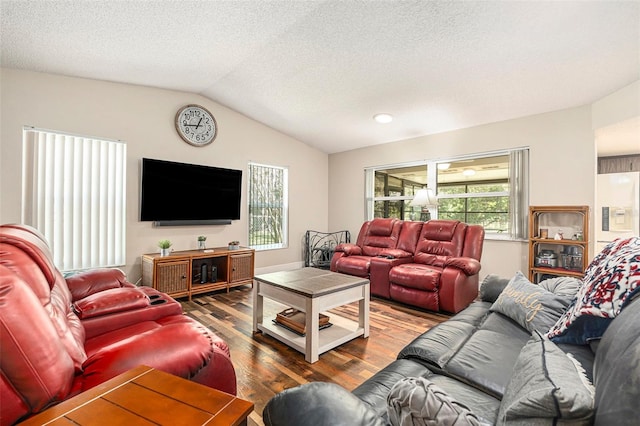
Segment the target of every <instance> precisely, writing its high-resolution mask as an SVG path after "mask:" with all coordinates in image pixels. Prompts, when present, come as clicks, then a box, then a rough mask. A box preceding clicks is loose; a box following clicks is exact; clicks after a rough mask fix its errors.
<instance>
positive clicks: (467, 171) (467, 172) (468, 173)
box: [462, 169, 476, 176]
mask: <svg viewBox="0 0 640 426" xmlns="http://www.w3.org/2000/svg"><path fill="white" fill-rule="evenodd" d="M462 174H463V175H465V176H473V175H475V174H476V171H475V170H473V169H464V170H463V171H462Z"/></svg>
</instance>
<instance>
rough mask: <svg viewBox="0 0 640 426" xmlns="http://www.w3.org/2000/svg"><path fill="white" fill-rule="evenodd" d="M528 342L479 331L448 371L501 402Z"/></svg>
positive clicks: (446, 369)
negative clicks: (513, 370) (500, 399)
mask: <svg viewBox="0 0 640 426" xmlns="http://www.w3.org/2000/svg"><path fill="white" fill-rule="evenodd" d="M495 315H497V314H495ZM527 336H528V335H527ZM525 342H526V339H522V338H521V337H520V336H509V335H504V334H501V333H496V332H495V331H490V330H483V329H479V330H477V331H476V332H475V333H473V335H472V336H471V337H470V338H469V340H467V341H466V342H465V344H464V345H463V346H462V347H461V348H460V349H459V350H458V351H457V353H456V354H455V355H454V356H453V357H452V358H451V360H449V362H448V363H447V365H446V366H445V368H444V371H445V372H446V373H447V374H449V375H451V376H452V377H456V378H458V379H459V380H462V381H464V382H466V383H470V384H472V385H473V386H476V387H477V388H479V389H482V390H484V391H485V392H487V393H488V394H490V395H493V396H495V397H497V398H501V397H502V395H503V393H504V390H505V388H506V386H507V383H509V379H510V378H511V368H512V367H513V365H514V364H515V363H516V360H517V359H518V354H519V353H520V349H521V348H522V347H523V346H524V344H525ZM483 366H484V368H483ZM486 366H500V368H493V367H491V368H487V367H486Z"/></svg>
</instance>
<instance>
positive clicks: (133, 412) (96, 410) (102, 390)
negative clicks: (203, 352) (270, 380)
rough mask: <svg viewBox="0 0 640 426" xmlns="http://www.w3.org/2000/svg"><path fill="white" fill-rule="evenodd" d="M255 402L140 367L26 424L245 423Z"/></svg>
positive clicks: (41, 414) (44, 412)
mask: <svg viewBox="0 0 640 426" xmlns="http://www.w3.org/2000/svg"><path fill="white" fill-rule="evenodd" d="M251 411H253V404H252V403H251V402H249V401H245V400H242V399H240V398H237V397H235V396H233V395H230V394H227V393H224V392H221V391H218V390H216V389H212V388H210V387H207V386H204V385H201V384H199V383H195V382H191V381H189V380H186V379H183V378H181V377H177V376H174V375H171V374H169V373H165V372H163V371H160V370H155V369H153V368H151V367H147V366H139V367H136V368H133V369H131V370H129V371H127V372H126V373H123V374H121V375H119V376H117V377H114V378H113V379H111V380H108V381H106V382H104V383H102V384H101V385H98V386H96V387H94V388H92V389H89V390H88V391H86V392H83V393H81V394H79V395H77V396H75V397H73V398H71V399H68V400H66V401H64V402H61V403H60V404H58V405H56V406H54V407H51V408H49V409H47V410H45V411H43V412H42V413H40V414H37V415H36V416H33V417H31V418H29V419H28V420H26V421H25V422H24V423H22V424H23V425H44V424H52V425H58V424H59V425H62V424H75V425H92V426H93V425H97V426H101V425H105V426H106V425H109V426H110V425H114V424H126V425H154V424H156V425H158V424H160V425H204V424H206V425H220V426H229V425H234V426H235V425H241V424H244V422H245V421H246V418H247V416H248V415H249V414H250V413H251Z"/></svg>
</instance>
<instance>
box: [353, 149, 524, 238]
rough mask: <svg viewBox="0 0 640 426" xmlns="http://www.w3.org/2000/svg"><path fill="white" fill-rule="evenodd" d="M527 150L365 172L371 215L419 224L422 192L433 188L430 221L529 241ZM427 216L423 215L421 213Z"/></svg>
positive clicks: (374, 169) (368, 206) (421, 216)
mask: <svg viewBox="0 0 640 426" xmlns="http://www.w3.org/2000/svg"><path fill="white" fill-rule="evenodd" d="M528 153H529V151H528V150H527V149H518V150H513V151H502V152H496V153H490V154H484V155H475V156H468V157H460V158H452V159H447V160H439V161H424V162H421V163H412V164H410V165H396V166H393V167H389V166H386V167H376V168H370V169H367V170H365V174H366V182H367V189H366V193H367V210H368V213H367V217H368V218H370V219H371V218H373V217H395V218H398V219H404V220H421V219H424V217H425V215H424V214H422V215H421V214H420V213H421V207H419V206H412V205H411V200H412V199H413V194H415V192H416V191H417V190H418V189H421V188H424V187H428V188H435V189H436V192H437V195H438V202H437V206H427V207H425V210H430V212H429V213H430V214H431V217H432V218H436V217H437V218H440V219H454V220H459V221H461V222H466V223H472V224H479V225H482V226H483V227H484V228H485V232H486V235H487V236H488V237H490V238H492V237H493V238H511V239H522V238H526V229H527V227H526V217H527V205H528V163H529V161H528ZM423 213H424V211H423Z"/></svg>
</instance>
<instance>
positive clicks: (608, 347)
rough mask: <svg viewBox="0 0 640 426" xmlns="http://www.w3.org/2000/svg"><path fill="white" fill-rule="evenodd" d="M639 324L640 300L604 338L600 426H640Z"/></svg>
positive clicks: (599, 367) (598, 372) (599, 360)
mask: <svg viewBox="0 0 640 426" xmlns="http://www.w3.org/2000/svg"><path fill="white" fill-rule="evenodd" d="M639 324H640V297H636V298H635V300H634V301H632V302H630V303H629V304H628V305H627V306H625V308H624V309H622V311H621V312H620V315H618V317H617V318H616V320H615V321H613V322H612V323H611V326H610V327H609V328H607V331H606V332H605V333H604V336H602V340H601V342H600V345H599V346H598V351H597V352H596V356H595V364H594V367H593V372H594V380H595V385H596V406H597V407H598V410H597V412H596V418H595V420H596V424H598V425H616V426H631V425H634V426H637V425H638V401H640V327H639V326H638V325H639ZM586 367H587V366H586V365H585V368H586Z"/></svg>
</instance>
